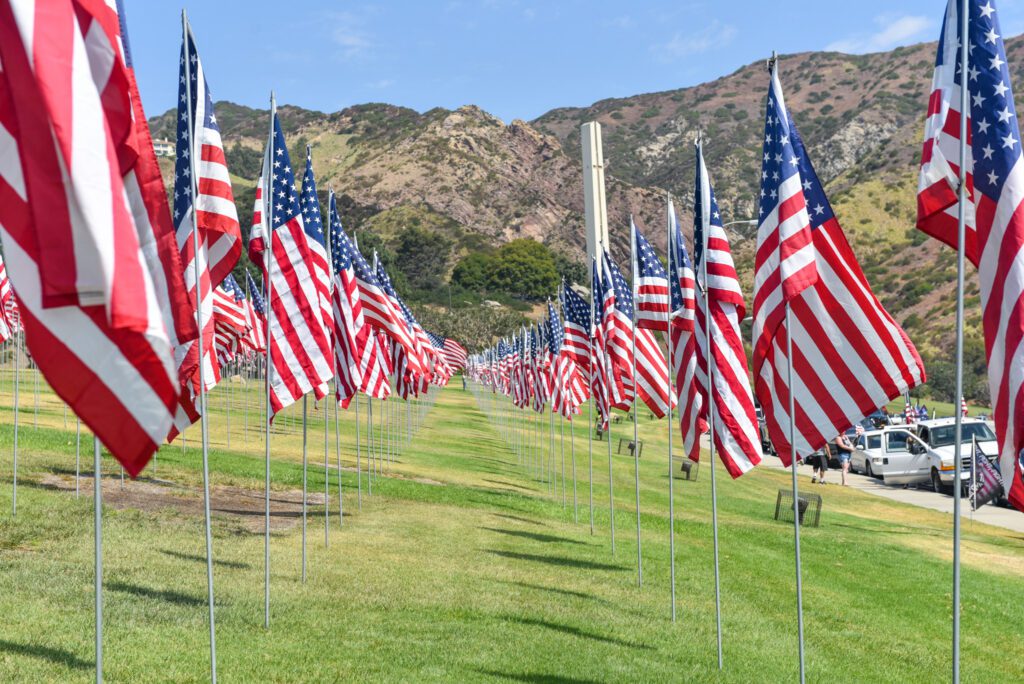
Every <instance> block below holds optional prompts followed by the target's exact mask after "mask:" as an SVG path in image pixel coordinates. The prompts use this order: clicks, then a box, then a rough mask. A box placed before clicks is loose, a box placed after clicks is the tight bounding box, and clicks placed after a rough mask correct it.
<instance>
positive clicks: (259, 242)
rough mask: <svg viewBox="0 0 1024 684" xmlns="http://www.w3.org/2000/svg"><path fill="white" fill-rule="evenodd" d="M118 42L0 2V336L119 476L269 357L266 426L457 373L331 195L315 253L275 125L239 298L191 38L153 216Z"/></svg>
mask: <svg viewBox="0 0 1024 684" xmlns="http://www.w3.org/2000/svg"><path fill="white" fill-rule="evenodd" d="M125 26H126V24H125V16H124V8H123V5H122V3H121V2H117V3H111V2H108V3H102V2H101V3H94V2H85V1H84V0H25V1H22V0H19V1H18V2H14V1H12V0H0V240H2V242H3V246H4V256H5V257H6V263H4V262H3V261H0V304H2V308H0V338H3V339H7V338H9V337H10V336H11V335H12V334H14V332H16V331H18V330H20V328H21V326H24V333H25V340H26V343H27V345H28V348H29V351H30V353H31V354H32V356H33V359H34V360H35V362H36V363H37V364H38V367H39V368H40V370H41V371H42V372H43V374H44V376H45V377H46V379H47V381H48V382H49V383H50V385H51V386H52V387H53V388H54V390H55V391H56V393H57V394H58V395H59V396H60V397H61V398H62V399H63V400H64V401H65V402H66V403H67V404H68V405H69V406H71V408H72V409H73V410H74V411H75V412H76V413H77V414H78V415H79V416H80V417H81V419H82V420H83V421H84V422H85V423H86V425H87V426H88V427H89V428H90V429H92V430H93V432H94V433H95V434H96V435H97V436H98V437H99V438H100V440H101V441H102V442H103V443H104V444H105V445H106V446H107V447H108V449H109V450H110V451H111V453H112V454H113V455H114V456H115V457H117V459H118V460H119V461H120V462H121V463H122V464H123V465H124V467H125V469H126V470H127V471H128V472H129V473H130V474H131V475H133V476H134V475H136V474H138V473H139V472H140V471H141V470H142V468H143V467H144V466H145V464H146V463H147V462H148V460H149V459H150V457H151V456H152V454H153V453H154V452H155V451H156V449H157V448H158V447H159V445H160V444H161V443H163V442H164V441H165V440H166V439H171V438H173V436H174V435H176V434H177V433H178V432H180V431H181V430H182V429H184V427H186V426H187V425H189V424H190V423H192V422H194V421H196V420H198V418H199V413H198V410H197V406H196V403H197V402H196V399H197V397H198V394H199V392H200V391H208V390H210V389H212V388H213V387H215V386H216V384H217V383H218V382H219V381H220V379H221V376H220V372H221V368H222V367H224V366H225V365H226V364H228V363H231V362H232V361H234V360H235V359H236V358H237V357H238V356H239V355H242V356H243V357H244V358H247V359H251V358H252V357H253V356H254V355H257V354H266V355H267V356H268V357H269V359H270V363H269V364H268V365H269V366H270V367H269V368H267V373H268V375H269V378H270V387H271V393H270V394H271V407H270V416H271V417H272V416H273V414H275V413H276V412H278V411H280V410H281V409H283V408H284V407H286V406H288V405H290V404H291V403H293V402H295V401H296V400H297V399H299V398H300V397H302V396H303V395H305V394H307V393H309V392H312V393H313V394H314V396H315V397H316V398H317V399H321V398H323V397H324V396H326V394H327V393H328V383H329V382H330V381H331V380H332V379H335V378H337V382H336V385H337V398H338V400H339V401H340V402H342V403H343V404H344V405H346V406H347V405H348V400H349V399H351V397H352V396H354V394H355V392H356V391H362V392H365V393H367V394H369V395H370V396H374V397H377V398H385V397H387V396H388V394H389V393H390V387H389V385H388V376H389V375H391V374H395V375H396V385H397V386H398V387H399V392H400V394H401V395H402V396H403V397H406V398H408V397H410V396H415V395H418V394H421V393H423V392H426V391H427V389H428V388H429V385H430V384H431V383H433V384H444V383H446V382H447V381H448V380H449V379H450V378H451V377H452V375H453V374H454V373H455V372H456V371H458V370H459V369H460V368H462V367H464V366H465V364H466V361H467V359H466V352H465V349H464V348H462V347H461V345H459V344H458V343H457V342H455V341H454V340H450V339H445V338H442V337H438V336H431V335H429V334H428V333H426V331H424V330H423V328H422V327H421V326H420V325H419V323H418V322H417V321H416V319H415V317H414V316H413V314H412V312H411V311H410V310H409V308H408V307H407V306H405V304H404V302H402V301H401V299H400V298H399V296H398V295H397V293H396V292H395V291H394V289H393V288H392V287H391V284H390V279H389V278H388V277H387V273H386V272H385V271H384V269H383V268H382V267H381V266H379V265H377V266H376V268H375V269H371V268H370V267H369V265H368V264H367V263H366V260H365V259H364V258H363V256H362V255H361V254H360V253H359V252H358V250H357V249H355V248H354V247H353V245H352V243H351V241H350V240H349V238H348V237H347V236H346V235H345V234H344V231H343V230H342V229H341V222H340V218H339V217H338V214H337V207H336V203H335V202H334V197H333V193H331V194H330V197H329V203H328V205H329V207H328V210H329V217H328V226H327V227H329V228H330V231H329V232H330V237H329V238H328V234H327V233H325V225H324V222H323V219H322V217H321V211H320V204H319V201H318V195H317V188H316V180H315V177H314V173H313V165H312V155H311V153H310V151H309V149H308V148H307V154H306V165H305V173H304V175H303V177H302V185H301V188H299V187H297V185H296V182H295V174H294V171H293V169H292V167H291V162H290V159H289V155H288V149H287V146H286V144H285V140H284V134H283V132H282V130H281V123H280V120H279V118H278V116H277V112H276V109H274V110H273V111H272V113H271V126H270V135H269V136H268V143H267V148H266V153H265V157H264V163H263V169H262V174H261V179H260V181H259V186H258V189H257V195H256V207H255V211H254V217H253V229H252V232H251V234H250V240H249V244H248V253H249V256H250V258H251V259H252V260H253V261H254V262H255V263H256V264H258V265H260V266H261V267H262V270H263V284H264V286H265V287H267V288H268V289H269V295H268V293H267V290H266V289H264V287H261V286H259V285H258V284H257V283H256V282H255V280H254V279H253V278H252V277H251V276H250V275H249V274H248V273H247V274H246V278H245V287H244V289H243V287H242V286H240V285H239V283H238V282H237V281H236V280H235V278H234V277H233V276H232V275H231V273H232V271H233V270H234V268H235V266H236V264H237V263H238V259H239V257H240V255H241V251H242V235H241V230H240V227H239V221H238V215H237V211H236V208H235V204H234V197H233V193H232V187H231V179H230V175H229V173H228V168H227V158H226V156H225V153H224V144H223V140H222V139H221V131H220V128H219V126H218V123H217V116H216V112H215V110H214V105H213V96H212V93H211V90H210V86H209V82H208V81H207V78H206V74H205V71H204V69H203V64H202V61H201V60H200V58H199V54H198V50H197V47H196V42H195V38H194V36H193V34H192V31H191V28H190V27H189V26H188V24H187V22H184V25H183V40H182V48H181V52H180V58H179V83H178V95H179V97H178V117H177V158H176V161H175V167H174V173H175V177H174V193H173V198H172V201H170V202H169V201H168V197H167V194H166V193H165V191H164V186H163V180H162V178H161V174H160V169H159V166H158V164H157V160H156V155H155V152H154V148H153V142H152V138H151V136H150V132H149V127H148V124H147V123H146V116H145V113H144V111H143V109H142V104H141V100H140V97H139V92H138V87H137V85H136V82H135V75H134V71H133V69H132V62H131V52H130V47H129V46H130V43H129V41H128V39H127V33H126V28H125ZM39 46H45V49H40V48H39ZM329 243H330V244H329ZM332 250H333V257H331V256H329V255H331V251H332ZM8 269H9V280H8ZM382 282H383V284H382ZM268 322H269V325H268Z"/></svg>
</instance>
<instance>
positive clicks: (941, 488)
mask: <svg viewBox="0 0 1024 684" xmlns="http://www.w3.org/2000/svg"><path fill="white" fill-rule="evenodd" d="M932 489H934V490H935V493H936V494H945V493H946V485H944V484H942V478H940V477H939V471H938V470H936V469H935V468H932Z"/></svg>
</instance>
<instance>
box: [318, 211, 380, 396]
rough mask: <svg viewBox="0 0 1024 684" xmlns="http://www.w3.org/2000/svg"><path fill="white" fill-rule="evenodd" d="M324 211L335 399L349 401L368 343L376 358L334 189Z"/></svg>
mask: <svg viewBox="0 0 1024 684" xmlns="http://www.w3.org/2000/svg"><path fill="white" fill-rule="evenodd" d="M327 215H328V223H329V227H330V236H331V260H332V262H333V264H332V266H333V268H334V287H333V294H332V297H331V301H332V306H333V316H332V320H333V323H332V325H333V327H334V365H335V377H336V382H337V384H336V389H337V400H338V401H339V402H346V401H349V400H350V399H351V398H352V397H353V396H355V394H356V392H357V391H359V390H360V389H361V385H362V373H361V372H360V363H359V362H360V359H361V357H362V354H363V352H364V351H365V350H366V349H367V347H369V348H370V349H369V355H368V358H369V360H370V361H374V362H375V361H376V349H375V348H374V345H372V344H370V340H371V337H372V331H371V329H370V326H368V325H366V322H365V320H364V319H363V305H362V303H361V302H360V301H359V286H358V285H356V276H355V272H354V271H353V269H352V254H353V252H355V248H354V247H353V246H352V243H351V241H349V239H348V236H347V235H345V231H344V229H343V228H342V225H341V217H340V216H339V215H338V207H337V202H336V201H335V199H334V192H331V193H330V194H329V196H328V198H327Z"/></svg>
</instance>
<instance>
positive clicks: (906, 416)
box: [903, 401, 917, 425]
mask: <svg viewBox="0 0 1024 684" xmlns="http://www.w3.org/2000/svg"><path fill="white" fill-rule="evenodd" d="M916 421H917V411H915V410H914V407H913V406H911V405H910V402H909V401H908V402H907V405H906V406H905V407H904V408H903V422H905V423H906V424H908V425H909V424H910V423H914V422H916Z"/></svg>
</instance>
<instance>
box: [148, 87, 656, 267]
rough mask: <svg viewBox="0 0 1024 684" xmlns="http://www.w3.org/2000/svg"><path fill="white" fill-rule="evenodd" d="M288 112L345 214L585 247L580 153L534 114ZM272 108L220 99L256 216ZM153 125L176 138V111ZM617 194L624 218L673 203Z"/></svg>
mask: <svg viewBox="0 0 1024 684" xmlns="http://www.w3.org/2000/svg"><path fill="white" fill-rule="evenodd" d="M279 112H280V117H281V122H282V126H283V127H284V130H285V135H286V137H287V139H288V141H289V144H290V145H291V146H292V150H291V154H292V160H293V163H294V164H296V165H298V164H299V160H300V159H302V158H304V149H305V146H306V145H309V146H310V147H311V148H312V153H313V160H314V168H315V169H316V172H317V183H318V185H319V188H320V189H321V190H322V191H323V192H324V193H326V190H327V188H328V187H333V188H334V190H335V192H336V193H338V194H339V195H341V196H342V205H343V206H344V207H345V212H344V213H345V216H343V217H342V219H343V221H346V223H347V225H348V227H350V228H355V229H360V230H363V229H365V230H371V231H373V232H376V233H378V234H379V235H381V236H382V237H384V238H385V239H387V238H389V237H392V236H393V235H394V234H395V233H396V232H397V231H398V230H399V229H401V228H403V227H405V226H406V225H409V224H410V223H415V224H416V225H424V226H427V227H429V228H430V229H433V230H438V231H442V232H444V233H446V234H448V236H449V237H454V238H455V239H456V241H457V242H458V243H459V244H460V245H461V251H462V253H465V252H467V251H472V250H473V249H479V248H480V247H482V246H493V245H499V244H502V243H504V242H507V241H509V240H513V239H516V238H522V237H526V238H532V239H535V240H538V241H541V242H544V243H545V244H547V245H548V246H549V247H551V248H552V249H554V250H555V251H557V252H561V253H564V254H566V255H567V256H569V257H571V258H573V259H575V260H578V261H582V260H583V259H584V257H585V253H584V252H585V247H584V244H585V240H584V233H583V231H584V223H583V180H582V173H581V171H580V168H581V167H580V160H579V157H578V155H576V154H566V152H565V151H564V150H563V148H562V144H561V143H560V142H559V141H558V140H557V139H556V138H555V137H554V136H551V135H547V134H544V133H541V132H539V131H538V130H537V129H536V128H535V127H533V126H531V125H530V124H528V123H526V122H523V121H518V120H517V121H513V122H512V123H510V124H505V123H503V122H502V121H501V120H499V119H497V118H496V117H494V116H491V115H490V114H488V113H486V112H484V111H483V110H481V109H480V108H478V107H475V106H472V105H468V106H464V107H460V108H459V109H457V110H455V111H449V110H444V109H433V110H431V111H428V112H426V113H424V114H418V113H417V112H415V111H413V110H411V109H405V108H401V107H394V106H391V105H385V104H368V105H360V106H357V107H351V108H348V109H345V110H343V111H340V112H336V113H334V114H323V113H320V112H312V111H308V110H303V109H300V108H297V107H291V106H288V107H281V108H280V110H279ZM267 115H268V114H267V112H266V111H265V110H263V111H261V110H255V109H249V108H247V107H241V106H238V105H235V104H232V103H227V102H225V103H219V104H218V105H217V118H218V122H219V123H220V126H221V131H222V135H223V137H224V140H225V145H226V147H227V152H228V161H229V166H230V169H231V172H232V174H233V175H234V176H235V181H236V186H237V187H236V193H237V194H238V197H237V198H236V199H237V200H238V204H239V207H240V212H239V214H240V216H242V217H244V218H246V219H247V218H248V217H249V216H251V207H252V201H251V199H250V198H251V197H252V190H251V188H252V187H253V185H254V184H255V180H256V178H257V176H258V175H259V169H260V164H261V161H262V157H261V150H262V146H263V145H264V141H265V140H266V131H265V130H264V129H265V128H266V126H267ZM151 123H152V124H153V125H154V135H155V136H156V137H172V136H173V126H174V123H175V113H174V112H168V113H166V114H164V115H163V116H161V117H158V118H156V119H153V120H152V122H151ZM243 199H244V200H245V201H243ZM608 202H609V215H610V217H611V218H612V220H613V221H615V222H616V223H618V224H624V223H626V222H627V221H628V216H629V214H630V212H633V213H635V214H636V215H637V219H638V220H639V221H641V222H644V221H655V220H656V217H660V216H661V215H662V212H663V208H662V206H661V204H660V199H659V195H658V193H657V192H655V191H651V190H647V189H644V188H641V187H636V186H634V185H631V184H629V183H623V182H618V181H615V180H614V179H613V180H612V181H611V182H610V183H609V188H608ZM622 240H623V242H622V244H623V245H628V242H626V241H625V240H626V238H622Z"/></svg>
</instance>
